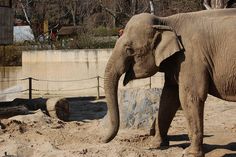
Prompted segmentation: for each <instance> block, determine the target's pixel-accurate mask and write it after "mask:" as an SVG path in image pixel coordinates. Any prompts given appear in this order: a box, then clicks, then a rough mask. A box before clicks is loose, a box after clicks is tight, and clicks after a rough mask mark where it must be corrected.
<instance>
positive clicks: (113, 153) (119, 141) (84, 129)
mask: <svg viewBox="0 0 236 157" xmlns="http://www.w3.org/2000/svg"><path fill="white" fill-rule="evenodd" d="M103 101H104V100H102V101H99V102H97V101H93V102H89V104H90V105H91V104H92V105H94V106H97V108H96V107H95V109H94V108H93V109H92V108H90V109H88V110H87V112H90V113H86V107H85V105H86V104H84V110H83V111H80V112H79V111H78V112H77V111H74V113H73V115H72V116H71V120H79V121H71V122H62V121H60V120H57V119H53V118H50V117H48V116H46V115H44V114H43V113H42V112H41V111H38V112H36V113H35V114H30V115H24V116H16V117H12V118H10V119H4V120H1V123H0V125H1V128H2V129H1V130H0V157H2V156H5V157H6V156H8V157H80V156H81V157H181V156H182V151H183V149H184V148H186V147H187V146H188V145H189V141H188V137H187V129H186V122H185V119H184V116H183V112H182V111H181V110H180V111H178V113H177V115H176V117H175V119H174V121H173V123H172V125H171V128H170V130H169V135H170V140H171V141H170V147H169V148H163V149H161V150H160V149H150V148H149V144H148V143H149V141H150V140H151V138H152V137H150V136H147V134H148V128H146V129H139V130H137V129H131V128H129V129H121V130H119V133H118V136H116V138H115V139H114V140H113V141H112V142H110V143H108V144H104V143H101V142H100V139H101V136H102V135H104V134H105V132H106V131H105V130H104V129H103V127H101V126H104V125H102V124H103V120H102V117H103V116H104V115H105V113H104V102H103ZM75 103H76V102H75ZM77 103H78V102H77ZM84 103H85V101H84ZM101 106H102V107H101ZM72 108H73V107H72ZM79 114H80V115H79ZM76 115H79V116H76ZM81 115H86V116H88V117H90V118H88V117H86V116H84V117H83V116H81ZM86 119H89V120H86ZM204 122H205V131H204V133H205V137H204V149H205V152H206V157H236V103H235V102H226V101H221V100H219V99H215V98H212V97H209V98H208V100H207V102H206V107H205V121H204ZM105 127H106V126H105Z"/></svg>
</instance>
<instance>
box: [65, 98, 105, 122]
mask: <svg viewBox="0 0 236 157" xmlns="http://www.w3.org/2000/svg"><path fill="white" fill-rule="evenodd" d="M68 101H69V103H70V109H69V110H70V117H69V121H74V120H76V121H83V120H94V119H102V118H103V117H104V116H105V115H106V113H107V105H106V102H104V101H103V100H96V99H93V98H92V99H86V98H83V99H81V98H76V99H68Z"/></svg>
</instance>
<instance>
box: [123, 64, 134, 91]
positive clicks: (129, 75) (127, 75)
mask: <svg viewBox="0 0 236 157" xmlns="http://www.w3.org/2000/svg"><path fill="white" fill-rule="evenodd" d="M134 78H135V75H134V70H133V68H132V66H130V67H129V69H128V71H126V73H125V78H124V81H123V85H124V86H126V85H127V84H128V83H129V82H130V81H132V80H133V79H134Z"/></svg>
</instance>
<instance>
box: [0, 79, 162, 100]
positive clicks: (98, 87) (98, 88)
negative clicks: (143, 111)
mask: <svg viewBox="0 0 236 157" xmlns="http://www.w3.org/2000/svg"><path fill="white" fill-rule="evenodd" d="M153 77H156V78H157V77H159V78H162V77H160V76H153ZM151 78H152V77H150V79H149V82H148V84H145V85H142V86H139V87H148V88H152V79H151ZM162 79H163V78H162ZM91 80H94V81H96V85H95V86H90V87H86V88H78V89H60V90H58V89H37V88H35V86H34V84H33V83H34V82H37V83H40V84H39V86H41V84H42V82H46V83H73V82H82V81H91ZM21 81H24V82H25V83H27V86H28V88H27V89H24V90H17V91H8V92H0V96H1V95H9V94H17V93H23V94H28V98H29V99H32V95H33V92H34V91H35V92H70V91H81V90H88V89H96V98H97V99H100V98H101V89H102V90H104V88H103V86H101V84H102V81H104V78H103V77H101V76H95V77H90V78H87V79H80V80H46V79H37V78H33V77H28V78H24V79H16V80H11V79H10V78H5V79H4V80H0V83H1V86H2V84H4V83H10V82H21ZM162 83H163V80H162Z"/></svg>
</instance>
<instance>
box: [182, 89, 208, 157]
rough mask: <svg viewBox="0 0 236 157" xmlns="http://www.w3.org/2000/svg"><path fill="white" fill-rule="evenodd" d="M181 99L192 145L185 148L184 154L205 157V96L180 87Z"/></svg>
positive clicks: (192, 156)
mask: <svg viewBox="0 0 236 157" xmlns="http://www.w3.org/2000/svg"><path fill="white" fill-rule="evenodd" d="M180 101H181V106H182V108H183V111H184V114H185V117H186V119H187V122H188V127H189V128H188V129H189V136H190V139H191V145H190V146H189V147H188V148H187V149H185V151H184V155H185V156H187V157H188V156H191V157H203V156H204V153H203V149H202V144H203V110H204V102H205V96H200V95H199V94H197V93H196V92H193V91H192V89H190V88H185V89H184V88H182V87H180Z"/></svg>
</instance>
